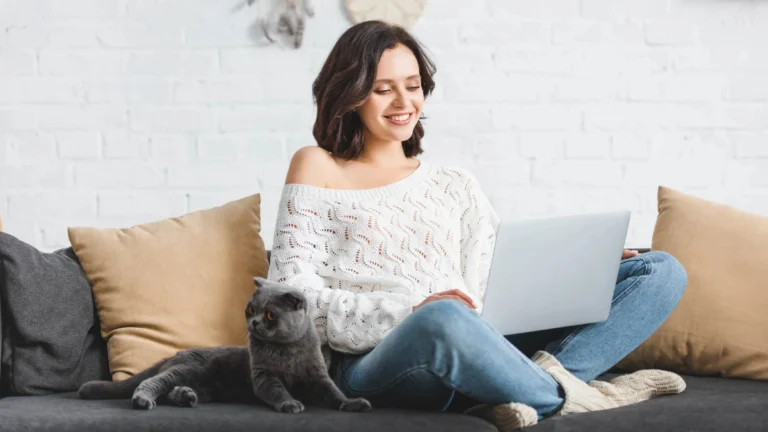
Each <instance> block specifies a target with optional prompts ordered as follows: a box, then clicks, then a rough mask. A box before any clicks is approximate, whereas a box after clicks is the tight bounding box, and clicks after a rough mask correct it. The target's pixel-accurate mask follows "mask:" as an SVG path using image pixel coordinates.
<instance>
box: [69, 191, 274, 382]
mask: <svg viewBox="0 0 768 432" xmlns="http://www.w3.org/2000/svg"><path fill="white" fill-rule="evenodd" d="M260 207H261V196H260V195H258V194H257V195H253V196H249V197H246V198H243V199H240V200H237V201H233V202H230V203H227V204H225V205H223V206H220V207H215V208H211V209H206V210H202V211H197V212H194V213H189V214H186V215H184V216H181V217H175V218H170V219H166V220H160V221H156V222H151V223H147V224H144V225H138V226H134V227H130V228H122V229H119V228H112V229H98V228H90V227H71V228H69V230H68V231H69V239H70V242H71V243H72V247H73V249H74V251H75V253H76V254H77V257H78V258H79V259H80V261H81V263H82V266H83V269H84V270H85V273H86V275H87V276H88V279H89V281H90V283H91V285H92V287H93V294H94V298H95V303H96V307H97V311H98V315H99V319H100V321H101V331H102V335H103V337H104V338H105V339H106V341H107V353H108V356H109V367H110V370H111V372H112V379H114V380H116V381H119V380H123V379H125V378H128V377H130V376H132V375H134V374H136V373H137V372H139V371H141V370H142V369H144V368H146V367H148V366H150V365H151V364H152V363H154V362H156V361H158V360H160V359H162V358H165V357H168V356H171V355H173V354H174V353H176V352H177V351H178V350H181V349H185V348H189V347H195V346H216V345H245V344H246V342H247V338H246V333H247V332H246V330H247V329H246V326H245V319H244V313H245V312H244V311H245V305H246V302H247V301H248V299H249V298H250V296H251V294H252V293H253V289H254V285H253V279H252V278H253V277H254V276H261V277H266V275H267V269H268V263H267V254H266V250H265V247H264V242H263V241H262V238H261V208H260Z"/></svg>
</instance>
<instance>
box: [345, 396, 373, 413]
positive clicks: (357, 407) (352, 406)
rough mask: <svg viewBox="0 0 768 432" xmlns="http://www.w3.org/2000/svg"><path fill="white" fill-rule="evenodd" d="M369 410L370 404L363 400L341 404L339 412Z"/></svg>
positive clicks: (358, 399)
mask: <svg viewBox="0 0 768 432" xmlns="http://www.w3.org/2000/svg"><path fill="white" fill-rule="evenodd" d="M370 410H371V403H370V402H368V400H366V399H363V398H357V399H349V400H347V401H344V402H342V403H341V406H340V407H339V411H345V412H367V411H370Z"/></svg>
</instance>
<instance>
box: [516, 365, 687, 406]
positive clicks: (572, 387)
mask: <svg viewBox="0 0 768 432" xmlns="http://www.w3.org/2000/svg"><path fill="white" fill-rule="evenodd" d="M531 360H532V361H533V362H534V363H536V364H538V365H539V366H541V368H542V369H544V370H545V371H547V373H549V374H550V375H552V377H553V378H554V379H555V381H557V382H558V383H559V384H560V385H561V386H562V388H563V391H564V392H565V403H564V404H563V406H562V408H561V409H560V411H559V415H567V414H573V413H581V412H588V411H600V410H604V409H611V408H618V407H621V406H625V405H631V404H635V403H638V402H642V401H645V400H648V399H651V398H654V397H657V396H663V395H669V394H677V393H681V392H682V391H683V390H685V381H683V379H682V378H681V377H680V376H679V375H677V374H674V373H672V372H667V371H662V370H656V369H647V370H641V371H638V372H635V373H631V374H628V375H622V376H619V377H616V378H614V379H612V380H610V381H609V382H605V381H597V380H594V381H590V382H589V383H586V382H584V381H582V380H580V379H578V378H576V377H575V376H574V375H573V374H571V373H570V372H568V371H567V370H566V369H565V368H564V367H563V366H562V365H561V364H560V362H559V361H558V360H557V359H556V358H555V357H554V356H552V355H551V354H549V353H547V352H544V351H539V352H537V353H536V354H534V356H533V357H532V358H531Z"/></svg>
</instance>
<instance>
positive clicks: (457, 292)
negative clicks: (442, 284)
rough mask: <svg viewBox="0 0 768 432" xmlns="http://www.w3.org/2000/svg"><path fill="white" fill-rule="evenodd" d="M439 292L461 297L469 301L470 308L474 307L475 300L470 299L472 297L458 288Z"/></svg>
mask: <svg viewBox="0 0 768 432" xmlns="http://www.w3.org/2000/svg"><path fill="white" fill-rule="evenodd" d="M441 294H448V295H455V296H459V297H461V298H462V299H463V300H464V301H465V302H467V303H469V304H470V305H471V307H472V308H474V307H475V302H474V301H472V297H470V296H468V295H467V294H466V293H465V292H464V291H462V290H459V289H452V290H450V291H445V292H443V293H441Z"/></svg>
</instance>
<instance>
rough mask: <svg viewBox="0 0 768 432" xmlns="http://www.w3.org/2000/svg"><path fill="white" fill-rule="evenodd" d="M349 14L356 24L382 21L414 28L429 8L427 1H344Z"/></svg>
mask: <svg viewBox="0 0 768 432" xmlns="http://www.w3.org/2000/svg"><path fill="white" fill-rule="evenodd" d="M344 4H345V5H346V7H347V13H349V16H350V17H351V18H352V21H353V22H354V23H360V22H363V21H368V20H380V21H384V22H388V23H390V24H397V25H399V26H401V27H404V28H406V29H407V28H410V27H412V26H413V25H414V24H415V23H416V21H418V19H419V18H421V15H422V14H423V13H424V8H425V7H426V6H427V0H344Z"/></svg>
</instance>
